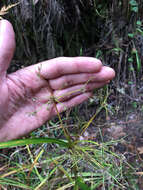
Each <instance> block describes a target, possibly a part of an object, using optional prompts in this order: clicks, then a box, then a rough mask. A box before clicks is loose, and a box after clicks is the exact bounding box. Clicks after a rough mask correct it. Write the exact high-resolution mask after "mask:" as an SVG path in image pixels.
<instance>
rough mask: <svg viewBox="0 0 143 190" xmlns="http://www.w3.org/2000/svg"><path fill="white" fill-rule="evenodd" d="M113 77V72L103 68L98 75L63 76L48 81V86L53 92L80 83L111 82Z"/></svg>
mask: <svg viewBox="0 0 143 190" xmlns="http://www.w3.org/2000/svg"><path fill="white" fill-rule="evenodd" d="M114 76H115V72H114V70H113V69H111V68H109V67H105V66H104V67H102V69H101V70H100V72H98V73H81V74H70V75H64V76H61V77H59V78H56V79H52V80H49V84H50V86H51V88H53V89H54V90H59V89H63V88H66V87H70V86H73V85H77V84H81V83H89V82H104V81H107V80H111V79H112V78H114Z"/></svg>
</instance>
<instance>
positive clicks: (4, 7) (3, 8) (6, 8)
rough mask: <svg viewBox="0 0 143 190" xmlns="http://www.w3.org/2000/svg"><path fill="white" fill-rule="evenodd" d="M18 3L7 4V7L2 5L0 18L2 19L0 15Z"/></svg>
mask: <svg viewBox="0 0 143 190" xmlns="http://www.w3.org/2000/svg"><path fill="white" fill-rule="evenodd" d="M18 4H19V2H18V3H14V4H11V5H8V6H7V7H6V6H5V5H4V6H3V7H2V8H1V9H0V19H2V17H1V16H3V15H5V14H7V13H8V10H9V9H11V8H12V7H15V6H16V5H18Z"/></svg>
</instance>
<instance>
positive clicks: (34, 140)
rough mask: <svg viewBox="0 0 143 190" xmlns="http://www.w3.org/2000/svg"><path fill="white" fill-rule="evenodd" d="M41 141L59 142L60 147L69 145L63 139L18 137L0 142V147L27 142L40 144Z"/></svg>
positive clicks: (22, 144) (21, 144) (23, 144)
mask: <svg viewBox="0 0 143 190" xmlns="http://www.w3.org/2000/svg"><path fill="white" fill-rule="evenodd" d="M41 143H51V144H52V143H54V144H59V145H60V146H62V147H66V148H68V147H69V144H68V143H67V142H66V141H64V140H59V139H55V138H31V139H18V140H11V141H7V142H1V143H0V149H3V148H10V147H15V146H25V145H29V144H41Z"/></svg>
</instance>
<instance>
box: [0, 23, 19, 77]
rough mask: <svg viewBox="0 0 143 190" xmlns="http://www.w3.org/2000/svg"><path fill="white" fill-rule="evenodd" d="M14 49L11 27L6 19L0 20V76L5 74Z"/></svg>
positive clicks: (13, 36)
mask: <svg viewBox="0 0 143 190" xmlns="http://www.w3.org/2000/svg"><path fill="white" fill-rule="evenodd" d="M14 49H15V35H14V31H13V27H12V25H11V24H10V22H8V21H7V20H1V21H0V76H4V75H5V74H6V70H7V68H8V66H9V64H10V61H11V59H12V57H13V53H14Z"/></svg>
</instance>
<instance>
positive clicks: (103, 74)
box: [0, 20, 115, 141]
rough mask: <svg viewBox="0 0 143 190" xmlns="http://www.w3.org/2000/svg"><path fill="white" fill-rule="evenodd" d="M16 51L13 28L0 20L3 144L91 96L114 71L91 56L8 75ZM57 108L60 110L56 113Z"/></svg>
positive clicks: (0, 133)
mask: <svg viewBox="0 0 143 190" xmlns="http://www.w3.org/2000/svg"><path fill="white" fill-rule="evenodd" d="M14 49H15V37H14V31H13V28H12V25H11V24H10V23H9V22H8V21H7V20H1V21H0V50H1V51H0V141H7V140H11V139H15V138H18V137H20V136H23V135H26V134H27V133H29V132H31V131H33V130H34V129H36V128H38V127H40V126H41V125H42V124H44V123H45V122H46V121H47V120H49V119H51V117H52V116H54V115H56V114H57V110H58V112H59V113H60V112H62V111H64V110H65V109H67V108H70V107H73V106H76V105H78V104H80V103H82V102H84V101H85V100H87V99H88V98H89V97H91V96H92V90H93V89H95V88H100V87H102V86H103V85H105V84H107V83H108V82H109V81H110V80H111V79H112V78H113V77H114V76H115V72H114V70H113V69H111V68H109V67H105V66H102V63H101V62H100V61H99V60H97V59H95V58H91V57H75V58H67V57H60V58H55V59H51V60H48V61H44V62H41V63H38V64H36V65H32V66H29V67H26V68H23V69H20V70H18V71H16V72H14V73H12V74H7V68H8V66H9V64H10V62H11V59H12V56H13V52H14ZM56 109H57V110H56Z"/></svg>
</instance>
